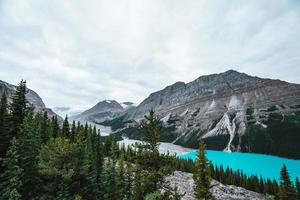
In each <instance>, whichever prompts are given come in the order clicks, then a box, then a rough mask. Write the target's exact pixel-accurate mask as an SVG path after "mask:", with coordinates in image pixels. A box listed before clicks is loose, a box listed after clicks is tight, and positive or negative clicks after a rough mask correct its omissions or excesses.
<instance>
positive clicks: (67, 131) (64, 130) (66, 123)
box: [62, 116, 70, 138]
mask: <svg viewBox="0 0 300 200" xmlns="http://www.w3.org/2000/svg"><path fill="white" fill-rule="evenodd" d="M62 136H63V137H66V138H69V137H70V126H69V121H68V116H66V117H65V120H64V123H63V127H62Z"/></svg>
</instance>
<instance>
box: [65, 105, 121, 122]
mask: <svg viewBox="0 0 300 200" xmlns="http://www.w3.org/2000/svg"><path fill="white" fill-rule="evenodd" d="M124 110H125V109H124V108H123V107H122V106H121V105H120V104H119V103H118V102H117V101H115V100H105V101H101V102H99V103H97V104H96V105H95V106H93V107H92V108H90V109H88V110H86V111H84V112H82V113H80V114H79V115H75V116H72V117H71V118H70V119H71V120H76V121H81V122H97V123H101V122H103V121H106V120H111V119H113V118H115V117H116V116H118V114H119V113H121V112H123V111H124Z"/></svg>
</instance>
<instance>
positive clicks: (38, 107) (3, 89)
mask: <svg viewBox="0 0 300 200" xmlns="http://www.w3.org/2000/svg"><path fill="white" fill-rule="evenodd" d="M15 91H16V86H15V85H12V84H9V83H6V82H4V81H1V80H0V97H1V96H2V95H3V93H5V94H6V96H7V97H8V101H9V102H10V101H11V98H10V97H11V95H12V94H13V93H14V92H15ZM26 99H27V101H28V102H29V103H30V104H33V106H34V110H35V112H47V113H48V115H49V116H54V115H56V116H58V115H57V114H56V113H54V112H53V111H52V110H51V109H50V108H47V107H46V106H45V104H44V102H43V100H42V98H41V97H40V96H39V95H38V94H37V93H36V92H35V91H33V90H31V89H28V93H27V94H26ZM58 118H59V120H60V121H62V118H61V117H60V116H58Z"/></svg>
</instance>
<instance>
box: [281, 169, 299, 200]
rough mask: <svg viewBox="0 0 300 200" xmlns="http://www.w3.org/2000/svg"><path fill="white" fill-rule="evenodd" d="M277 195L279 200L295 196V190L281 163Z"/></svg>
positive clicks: (287, 199)
mask: <svg viewBox="0 0 300 200" xmlns="http://www.w3.org/2000/svg"><path fill="white" fill-rule="evenodd" d="M278 196H279V199H280V200H290V199H294V198H295V190H294V187H293V185H292V183H291V180H290V176H289V173H288V171H287V168H286V166H285V165H283V167H282V169H281V172H280V188H279V194H278Z"/></svg>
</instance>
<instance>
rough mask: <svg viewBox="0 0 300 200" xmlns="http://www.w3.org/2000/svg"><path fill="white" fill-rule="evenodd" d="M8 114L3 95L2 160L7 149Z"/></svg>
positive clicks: (0, 120) (0, 106)
mask: <svg viewBox="0 0 300 200" xmlns="http://www.w3.org/2000/svg"><path fill="white" fill-rule="evenodd" d="M9 122H10V121H9V114H8V108H7V98H6V95H5V93H3V95H2V98H1V102H0V158H3V157H4V156H5V154H6V151H7V149H8V147H9V141H10V137H9ZM0 163H1V162H0ZM0 172H2V171H1V170H0Z"/></svg>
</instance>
